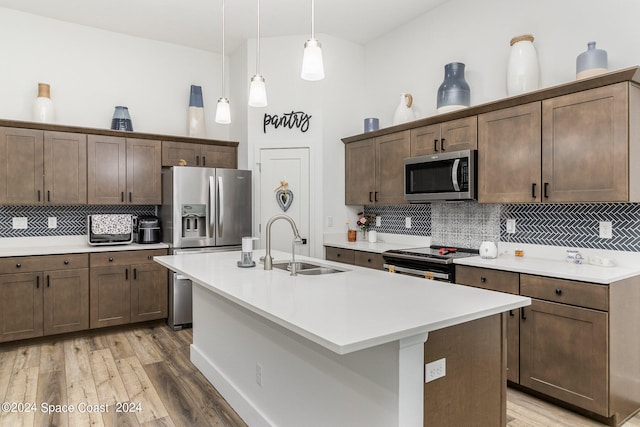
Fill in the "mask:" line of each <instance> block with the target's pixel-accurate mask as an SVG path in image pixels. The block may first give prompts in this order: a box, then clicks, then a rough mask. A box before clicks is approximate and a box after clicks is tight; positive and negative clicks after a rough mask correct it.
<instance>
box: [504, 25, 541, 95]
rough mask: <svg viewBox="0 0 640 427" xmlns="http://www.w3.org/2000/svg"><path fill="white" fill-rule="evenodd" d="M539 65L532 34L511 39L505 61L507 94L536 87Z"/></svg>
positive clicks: (516, 93) (518, 93)
mask: <svg viewBox="0 0 640 427" xmlns="http://www.w3.org/2000/svg"><path fill="white" fill-rule="evenodd" d="M539 85H540V66H539V64H538V54H537V52H536V48H535V47H534V46H533V36H532V35H531V34H524V35H522V36H518V37H514V38H512V39H511V51H510V52H509V59H508V61H507V95H509V96H514V95H520V94H521V93H525V92H530V91H532V90H536V89H538V87H539Z"/></svg>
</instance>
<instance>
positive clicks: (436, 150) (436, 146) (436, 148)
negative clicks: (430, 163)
mask: <svg viewBox="0 0 640 427" xmlns="http://www.w3.org/2000/svg"><path fill="white" fill-rule="evenodd" d="M433 151H435V152H438V140H437V139H434V140H433Z"/></svg>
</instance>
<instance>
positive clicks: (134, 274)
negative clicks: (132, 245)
mask: <svg viewBox="0 0 640 427" xmlns="http://www.w3.org/2000/svg"><path fill="white" fill-rule="evenodd" d="M137 278H138V269H137V268H134V269H133V280H136V279H137Z"/></svg>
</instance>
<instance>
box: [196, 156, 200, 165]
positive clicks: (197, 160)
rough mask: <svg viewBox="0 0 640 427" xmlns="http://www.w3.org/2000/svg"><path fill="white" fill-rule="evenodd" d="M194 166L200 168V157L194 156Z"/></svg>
mask: <svg viewBox="0 0 640 427" xmlns="http://www.w3.org/2000/svg"><path fill="white" fill-rule="evenodd" d="M196 166H200V156H196Z"/></svg>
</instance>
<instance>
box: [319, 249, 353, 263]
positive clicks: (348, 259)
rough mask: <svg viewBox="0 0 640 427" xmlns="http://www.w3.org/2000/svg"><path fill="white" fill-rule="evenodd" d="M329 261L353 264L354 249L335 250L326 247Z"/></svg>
mask: <svg viewBox="0 0 640 427" xmlns="http://www.w3.org/2000/svg"><path fill="white" fill-rule="evenodd" d="M325 250H326V255H325V257H326V259H327V261H337V262H343V263H345V264H353V262H354V259H355V254H354V252H355V251H354V250H353V249H342V248H334V247H331V246H325Z"/></svg>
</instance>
